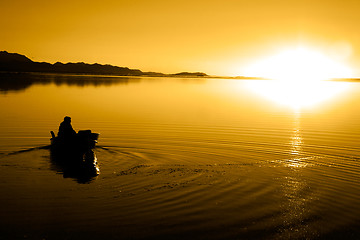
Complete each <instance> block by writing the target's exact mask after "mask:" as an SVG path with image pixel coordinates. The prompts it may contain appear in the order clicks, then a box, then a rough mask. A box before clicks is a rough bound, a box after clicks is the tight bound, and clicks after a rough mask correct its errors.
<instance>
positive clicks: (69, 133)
mask: <svg viewBox="0 0 360 240" xmlns="http://www.w3.org/2000/svg"><path fill="white" fill-rule="evenodd" d="M58 136H59V137H60V138H74V137H75V136H76V132H75V130H74V129H73V128H72V126H71V118H70V117H64V121H63V122H62V123H60V126H59V132H58Z"/></svg>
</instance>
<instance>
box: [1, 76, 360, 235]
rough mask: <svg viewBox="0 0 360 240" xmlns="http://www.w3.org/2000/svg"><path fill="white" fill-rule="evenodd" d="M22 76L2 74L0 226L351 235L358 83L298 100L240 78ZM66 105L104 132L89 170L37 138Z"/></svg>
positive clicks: (13, 230)
mask: <svg viewBox="0 0 360 240" xmlns="http://www.w3.org/2000/svg"><path fill="white" fill-rule="evenodd" d="M14 78H15V79H17V78H19V77H18V76H17V77H14ZM20 78H21V79H20V80H19V79H17V80H16V84H13V85H9V86H8V85H6V86H3V85H0V91H1V92H0V110H1V113H2V117H1V118H0V171H1V175H0V189H1V190H0V191H1V194H0V206H1V207H0V214H1V220H0V223H1V224H0V230H1V231H0V232H1V233H0V238H4V239H8V238H9V239H12V238H29V239H42V238H46V239H98V238H104V239H149V238H150V239H319V238H323V239H329V238H336V239H349V238H357V237H359V236H360V231H359V230H358V229H359V220H360V217H359V216H360V207H359V206H360V205H359V203H360V196H359V193H360V184H359V180H360V179H359V173H360V165H359V160H360V157H359V154H360V144H359V136H360V126H359V122H360V121H359V120H360V104H358V103H359V102H360V83H346V82H331V83H330V84H331V87H332V88H336V89H342V90H341V91H337V92H335V93H334V94H333V95H332V96H330V97H329V96H327V97H326V98H322V100H321V101H318V100H316V101H314V102H313V103H312V102H311V99H309V98H310V97H313V95H314V89H312V91H311V94H310V93H309V92H306V88H305V90H304V89H302V90H301V91H304V92H303V93H302V92H296V94H297V98H301V97H303V98H304V99H306V101H305V100H304V102H306V103H307V104H306V105H304V106H302V105H301V101H299V100H297V101H296V106H295V105H293V102H294V101H288V102H286V98H285V100H282V102H281V101H280V102H279V99H281V98H279V94H283V93H282V91H286V89H282V90H281V91H279V92H277V93H276V94H274V93H272V94H265V95H262V94H261V93H259V91H256V90H255V91H254V88H253V86H252V87H251V85H252V84H253V85H254V83H252V82H249V81H245V80H226V79H176V78H123V77H117V78H116V77H94V76H58V75H29V76H26V77H23V76H22V77H20ZM261 84H263V85H265V86H268V85H269V84H270V85H271V83H269V81H266V82H265V81H257V82H256V84H255V85H256V86H257V87H259V85H261ZM249 85H250V87H249ZM328 85H329V83H326V84H325V85H324V86H325V87H324V88H322V87H321V86H320V87H319V86H317V87H318V90H317V91H318V92H319V95H322V94H324V91H325V89H328V88H329V87H328ZM345 85H346V88H345V87H344V86H345ZM268 89H269V91H274V88H272V87H268ZM277 89H278V87H277ZM291 91H295V90H294V89H292V90H291ZM299 91H300V90H299ZM260 92H264V90H261V91H260ZM271 95H273V96H274V95H275V96H277V97H276V98H273V99H275V100H274V101H273V99H272V97H269V96H271ZM292 95H293V94H292ZM287 103H290V104H287ZM65 115H69V116H71V117H72V124H73V127H74V128H75V129H76V130H80V129H92V130H93V131H94V132H99V133H100V138H99V143H98V147H97V148H96V149H95V152H96V155H97V158H98V162H99V167H100V175H99V176H97V177H95V178H93V179H91V180H90V181H88V182H86V183H85V184H84V183H83V182H80V181H78V180H79V179H76V178H74V177H73V178H71V177H70V178H64V175H63V173H62V172H61V169H59V168H58V167H57V166H56V164H54V163H53V162H52V160H51V159H50V154H49V150H47V149H46V148H45V149H44V148H42V147H43V146H46V145H48V144H49V138H50V134H49V131H50V130H53V131H57V128H58V125H59V123H60V122H61V121H62V118H63V117H64V116H65Z"/></svg>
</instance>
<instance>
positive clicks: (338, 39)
mask: <svg viewBox="0 0 360 240" xmlns="http://www.w3.org/2000/svg"><path fill="white" fill-rule="evenodd" d="M0 9H1V16H0V19H1V21H0V29H1V38H0V47H1V49H0V50H5V51H8V52H17V53H21V54H25V55H26V56H28V57H30V58H31V59H32V60H34V61H47V62H51V63H54V62H56V61H61V62H79V61H84V62H87V63H95V62H98V63H102V64H112V65H118V66H127V67H130V68H138V69H141V70H143V71H158V72H164V73H175V72H181V71H202V72H206V73H208V74H212V75H230V76H236V75H242V74H243V73H244V68H245V66H246V65H247V64H249V63H250V62H252V61H255V60H256V59H259V58H261V57H264V56H269V55H271V54H276V52H279V51H280V50H281V49H284V48H292V47H295V46H298V45H301V46H308V47H310V48H312V49H316V50H317V51H321V52H322V53H325V54H329V55H330V56H336V57H337V58H338V59H340V60H341V61H343V62H345V63H346V64H350V65H351V67H353V68H355V69H356V66H360V32H359V26H360V14H359V10H360V1H358V0H316V1H314V0H303V1H299V0H296V1H292V0H277V1H272V0H270V1H266V0H251V1H250V0H246V1H245V0H221V1H220V0H179V1H178V0H175V1H171V0H170V1H169V0H147V1H146V0H130V1H123V0H102V1H98V0H97V1H93V0H87V1H74V0H61V1H59V0H52V1H49V0H32V1H28V0H12V1H6V0H4V1H0ZM356 74H357V75H358V76H360V71H356Z"/></svg>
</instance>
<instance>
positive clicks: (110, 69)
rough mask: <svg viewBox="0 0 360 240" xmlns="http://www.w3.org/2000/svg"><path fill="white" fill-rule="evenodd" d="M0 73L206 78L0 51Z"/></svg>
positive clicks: (191, 74)
mask: <svg viewBox="0 0 360 240" xmlns="http://www.w3.org/2000/svg"><path fill="white" fill-rule="evenodd" d="M0 72H44V73H75V74H94V75H116V76H156V77H158V76H174V77H176V76H181V77H206V76H208V75H207V74H205V73H199V72H197V73H188V72H183V73H177V74H164V73H157V72H142V71H141V70H139V69H130V68H127V67H118V66H112V65H109V64H106V65H103V64H98V63H95V64H88V63H84V62H78V63H61V62H57V63H54V64H51V63H47V62H34V61H32V60H31V59H29V58H28V57H26V56H24V55H21V54H18V53H8V52H6V51H0Z"/></svg>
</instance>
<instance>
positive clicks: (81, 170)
mask: <svg viewBox="0 0 360 240" xmlns="http://www.w3.org/2000/svg"><path fill="white" fill-rule="evenodd" d="M50 133H51V136H52V138H51V139H50V142H51V145H50V153H51V159H52V161H53V163H55V164H56V165H57V166H58V167H59V168H60V169H61V172H63V173H64V177H73V178H78V179H87V178H89V179H90V178H91V177H94V176H97V175H99V173H100V170H99V167H98V165H97V158H96V155H95V153H94V151H93V149H94V148H95V145H96V143H97V140H98V138H99V134H98V133H92V132H91V130H81V131H79V132H78V133H77V134H76V135H75V136H74V137H71V138H66V139H64V138H61V137H57V136H55V134H54V132H53V131H51V132H50Z"/></svg>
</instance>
